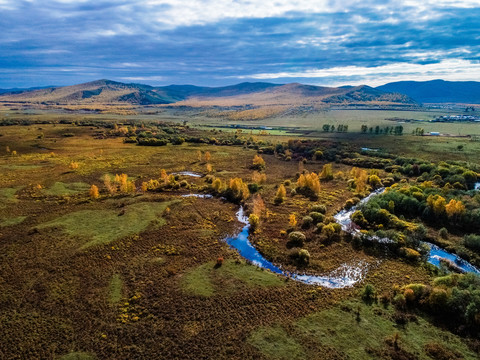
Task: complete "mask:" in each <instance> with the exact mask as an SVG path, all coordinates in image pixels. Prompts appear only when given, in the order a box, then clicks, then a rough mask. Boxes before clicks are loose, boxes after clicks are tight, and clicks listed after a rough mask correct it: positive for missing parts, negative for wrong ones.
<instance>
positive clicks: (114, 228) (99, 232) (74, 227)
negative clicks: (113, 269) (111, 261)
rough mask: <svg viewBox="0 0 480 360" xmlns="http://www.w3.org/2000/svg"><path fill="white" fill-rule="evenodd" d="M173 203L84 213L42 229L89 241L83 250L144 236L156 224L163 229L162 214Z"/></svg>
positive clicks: (44, 225) (81, 212) (69, 215)
mask: <svg viewBox="0 0 480 360" xmlns="http://www.w3.org/2000/svg"><path fill="white" fill-rule="evenodd" d="M174 202H176V201H174ZM172 203H173V201H168V202H161V203H157V202H142V203H137V204H132V205H129V206H126V207H125V208H124V210H122V211H119V210H82V211H77V212H73V213H70V214H66V215H64V216H61V217H59V218H57V219H55V220H52V221H50V222H47V223H44V224H41V225H39V226H38V228H39V229H42V228H49V227H59V228H61V229H62V230H63V231H64V232H65V233H66V234H68V235H70V236H75V237H78V238H80V239H84V240H87V242H86V243H84V244H82V245H81V249H87V248H89V247H91V246H94V245H104V244H108V243H110V242H112V241H115V240H118V239H121V238H124V237H126V236H129V235H134V234H137V233H140V232H142V231H144V230H145V229H146V228H147V227H148V226H149V225H150V224H152V223H154V222H155V225H156V226H162V225H163V224H165V219H163V218H162V217H161V215H162V213H163V211H164V210H165V209H166V208H167V207H168V206H170V205H171V204H172Z"/></svg>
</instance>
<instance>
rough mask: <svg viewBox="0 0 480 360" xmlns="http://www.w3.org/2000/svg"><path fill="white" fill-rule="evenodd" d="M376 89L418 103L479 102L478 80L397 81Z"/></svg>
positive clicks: (479, 83)
mask: <svg viewBox="0 0 480 360" xmlns="http://www.w3.org/2000/svg"><path fill="white" fill-rule="evenodd" d="M376 89H378V90H381V91H385V92H397V93H402V94H405V95H407V96H409V97H411V98H413V99H415V100H416V101H417V102H420V103H462V104H480V82H476V81H445V80H432V81H399V82H393V83H388V84H385V85H382V86H379V87H377V88H376Z"/></svg>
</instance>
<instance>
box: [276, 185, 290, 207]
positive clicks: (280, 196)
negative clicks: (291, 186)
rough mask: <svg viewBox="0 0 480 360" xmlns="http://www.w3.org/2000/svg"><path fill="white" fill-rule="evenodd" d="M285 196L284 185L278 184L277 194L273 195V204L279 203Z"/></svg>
mask: <svg viewBox="0 0 480 360" xmlns="http://www.w3.org/2000/svg"><path fill="white" fill-rule="evenodd" d="M286 196H287V190H286V189H285V186H284V185H283V184H280V186H279V187H278V190H277V194H276V195H275V200H274V201H275V204H281V203H282V202H283V201H284V200H285V197H286Z"/></svg>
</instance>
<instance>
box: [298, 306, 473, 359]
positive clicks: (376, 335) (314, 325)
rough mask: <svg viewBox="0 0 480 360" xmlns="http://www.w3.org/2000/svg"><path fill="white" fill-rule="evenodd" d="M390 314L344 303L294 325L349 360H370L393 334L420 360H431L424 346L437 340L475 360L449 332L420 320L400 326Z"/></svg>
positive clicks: (404, 347)
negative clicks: (396, 334) (373, 351)
mask: <svg viewBox="0 0 480 360" xmlns="http://www.w3.org/2000/svg"><path fill="white" fill-rule="evenodd" d="M393 313H394V310H393V309H392V308H389V309H384V308H383V307H380V306H378V305H371V306H370V305H366V304H365V303H363V302H353V303H344V304H342V305H341V306H337V307H335V308H332V309H328V310H324V311H321V312H318V313H314V314H311V315H309V316H307V317H305V318H303V319H300V320H299V321H298V322H297V323H296V326H297V329H298V331H299V334H300V335H301V336H302V337H306V338H308V339H310V340H313V341H315V342H317V343H318V344H319V345H322V346H331V347H333V348H335V349H336V350H337V351H338V352H340V353H343V354H344V355H345V357H348V358H351V359H371V358H372V354H371V353H370V351H371V350H372V349H373V350H376V351H380V350H381V349H382V348H384V347H385V340H386V339H387V338H388V337H393V335H394V334H395V333H398V334H399V344H400V347H401V348H402V349H404V350H406V351H408V352H409V353H414V354H415V355H416V356H417V357H418V358H419V359H430V358H429V357H428V355H427V354H426V353H425V350H424V349H425V345H426V344H430V343H435V342H438V341H439V339H442V340H441V342H442V343H445V344H448V347H449V348H450V349H452V350H454V351H456V352H459V353H461V354H462V355H463V356H464V357H465V359H475V358H476V355H475V354H474V353H473V352H472V351H471V350H470V349H469V348H468V347H467V345H466V344H465V343H463V342H462V341H461V339H460V338H459V337H457V336H455V335H453V334H452V333H450V332H448V331H444V330H442V329H440V328H438V327H435V326H434V325H432V324H430V323H429V322H428V321H426V320H425V319H423V318H421V317H418V318H417V320H416V321H411V322H408V323H407V324H406V325H404V326H402V327H399V326H398V325H397V324H396V323H395V322H394V321H393V319H392V315H393ZM357 314H358V315H357Z"/></svg>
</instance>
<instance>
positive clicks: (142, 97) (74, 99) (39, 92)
mask: <svg viewBox="0 0 480 360" xmlns="http://www.w3.org/2000/svg"><path fill="white" fill-rule="evenodd" d="M0 101H2V102H12V103H26V104H45V105H93V104H113V105H115V104H123V105H125V104H129V105H152V104H176V105H184V106H243V105H253V106H265V105H319V104H323V105H325V104H373V103H375V104H377V103H381V104H385V105H393V104H397V105H398V104H402V105H405V104H406V105H412V104H415V101H414V100H412V99H410V98H409V97H407V96H405V95H402V94H392V93H387V92H384V91H382V90H379V89H374V88H371V87H369V86H365V85H362V86H356V87H338V88H335V87H322V86H312V85H303V84H298V83H292V84H286V85H283V84H271V83H262V82H256V83H248V82H246V83H240V84H236V85H232V86H224V87H200V86H194V85H169V86H162V87H153V86H149V85H142V84H124V83H121V82H116V81H111V80H97V81H92V82H88V83H84V84H79V85H73V86H65V87H50V88H43V89H36V90H25V91H18V92H15V93H11V92H10V93H4V94H0Z"/></svg>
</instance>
